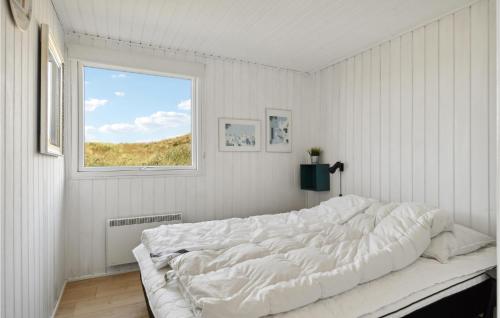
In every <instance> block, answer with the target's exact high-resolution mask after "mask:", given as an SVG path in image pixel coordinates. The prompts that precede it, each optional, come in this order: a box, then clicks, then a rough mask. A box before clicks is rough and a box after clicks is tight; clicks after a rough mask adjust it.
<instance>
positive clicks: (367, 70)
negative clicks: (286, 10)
mask: <svg viewBox="0 0 500 318" xmlns="http://www.w3.org/2000/svg"><path fill="white" fill-rule="evenodd" d="M495 28H496V27H495V1H494V0H481V1H479V2H476V3H474V4H473V5H472V6H470V7H468V8H466V9H463V10H460V11H458V12H456V13H454V14H451V15H449V16H446V17H444V18H441V19H439V20H438V21H435V22H433V23H430V24H428V25H425V26H423V27H420V28H418V29H416V30H413V31H411V32H408V33H406V34H403V35H402V36H399V37H396V38H394V39H392V40H391V41H388V42H385V43H383V44H381V45H379V46H376V47H373V48H371V49H369V50H367V51H365V52H363V53H361V54H359V55H356V56H353V57H350V58H348V59H346V60H344V61H341V62H340V63H338V64H335V65H333V66H331V67H328V68H326V69H323V70H322V71H320V72H317V73H316V74H315V75H314V77H315V79H314V82H315V86H316V93H315V95H316V96H315V99H316V101H317V102H318V103H319V113H320V114H321V115H318V117H317V119H318V120H321V125H318V126H321V127H325V129H326V134H324V133H323V132H324V130H321V131H320V132H318V133H316V136H315V140H316V141H317V142H318V143H320V144H321V145H323V147H324V148H325V160H326V161H330V162H335V161H337V160H342V161H344V162H345V163H346V171H345V172H344V174H343V180H342V181H343V192H344V193H356V194H360V195H364V196H370V197H375V198H379V199H382V200H394V201H420V202H426V203H428V204H431V205H434V206H440V207H442V208H444V209H446V210H448V211H450V212H452V213H453V215H454V217H455V220H456V221H457V222H459V223H462V224H465V225H470V226H472V227H473V228H475V229H477V230H480V231H482V232H485V233H490V234H495V232H496V228H495V224H496V218H495V213H496V199H495V192H496V186H495V178H496V159H495V156H496V92H495V83H496V82H495V70H496V66H495V63H496V62H495V54H496V48H495V45H496V42H495V41H496V40H495V38H496V33H495V32H496V30H495ZM332 180H333V182H334V185H335V186H334V189H333V190H332V193H335V194H337V193H338V174H337V175H335V176H333V177H332ZM328 195H331V194H325V195H321V196H319V197H318V199H321V198H324V196H328Z"/></svg>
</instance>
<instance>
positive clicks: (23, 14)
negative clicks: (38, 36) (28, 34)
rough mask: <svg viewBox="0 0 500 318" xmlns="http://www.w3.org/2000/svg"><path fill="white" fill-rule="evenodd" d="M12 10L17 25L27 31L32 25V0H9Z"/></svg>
mask: <svg viewBox="0 0 500 318" xmlns="http://www.w3.org/2000/svg"><path fill="white" fill-rule="evenodd" d="M9 4H10V11H11V12H12V17H13V18H14V22H15V23H16V25H17V27H18V28H20V29H21V30H23V31H26V30H27V29H28V27H29V26H30V21H31V13H32V11H33V3H32V0H9Z"/></svg>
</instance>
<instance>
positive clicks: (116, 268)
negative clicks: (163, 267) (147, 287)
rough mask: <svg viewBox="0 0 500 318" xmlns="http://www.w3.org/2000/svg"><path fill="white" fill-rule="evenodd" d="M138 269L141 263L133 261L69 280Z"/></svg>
mask: <svg viewBox="0 0 500 318" xmlns="http://www.w3.org/2000/svg"><path fill="white" fill-rule="evenodd" d="M138 270H139V265H138V264H137V263H131V264H125V265H120V266H114V267H110V268H108V271H107V272H105V273H95V274H89V275H82V276H76V277H71V278H68V279H67V281H68V282H75V281H79V280H84V279H91V278H98V277H105V276H113V275H118V274H125V273H130V272H136V271H138Z"/></svg>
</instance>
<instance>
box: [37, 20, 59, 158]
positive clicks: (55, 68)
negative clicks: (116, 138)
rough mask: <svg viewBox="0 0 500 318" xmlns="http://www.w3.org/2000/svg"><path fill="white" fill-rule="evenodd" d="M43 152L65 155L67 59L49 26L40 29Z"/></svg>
mask: <svg viewBox="0 0 500 318" xmlns="http://www.w3.org/2000/svg"><path fill="white" fill-rule="evenodd" d="M39 127H40V132H39V133H40V153H42V154H45V155H50V156H62V154H63V140H64V138H63V59H62V55H61V54H60V52H59V50H58V49H57V46H56V43H55V39H54V38H53V36H52V34H51V33H50V30H49V26H48V25H47V24H42V25H41V30H40V124H39Z"/></svg>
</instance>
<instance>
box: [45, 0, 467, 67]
mask: <svg viewBox="0 0 500 318" xmlns="http://www.w3.org/2000/svg"><path fill="white" fill-rule="evenodd" d="M53 3H54V6H55V8H56V11H57V13H58V15H59V18H60V19H61V22H62V24H63V26H64V28H65V30H66V31H67V32H77V33H83V34H89V35H97V36H102V37H109V38H112V39H116V40H124V41H133V42H140V43H143V44H151V45H155V46H161V47H164V48H172V49H183V50H189V51H196V52H200V53H205V54H212V55H218V56H224V57H230V58H236V59H241V60H246V61H252V62H257V63H261V64H267V65H273V66H279V67H284V68H289V69H295V70H300V71H312V70H317V69H319V68H322V67H324V66H327V65H329V64H331V63H332V62H334V61H336V60H338V59H340V58H342V57H345V56H348V55H351V54H353V53H356V52H358V51H359V50H361V49H363V48H366V47H368V46H369V45H371V44H374V43H377V42H379V41H382V40H385V39H387V38H389V37H391V36H393V35H396V34H398V33H401V32H403V31H406V30H409V29H410V28H412V27H414V26H416V25H418V24H421V23H424V22H428V21H429V20H431V19H433V18H435V17H438V16H441V15H443V14H445V13H448V12H450V11H452V10H454V9H458V8H460V7H464V6H465V5H467V4H468V3H471V1H470V0H53Z"/></svg>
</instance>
